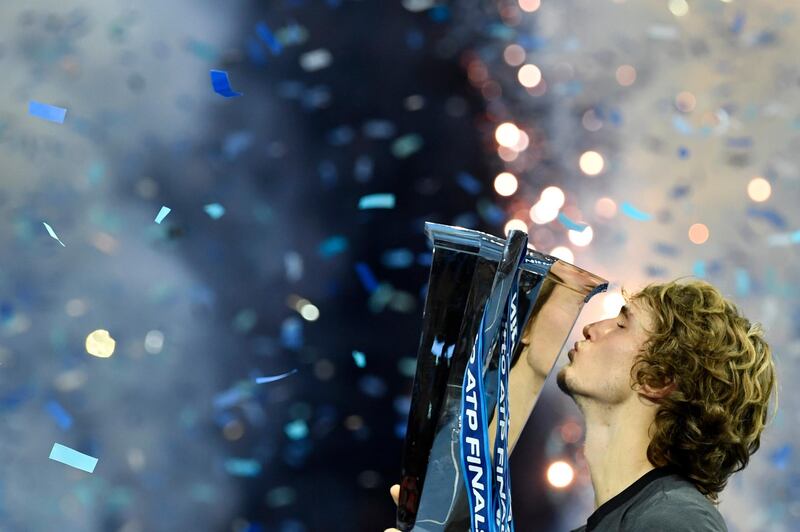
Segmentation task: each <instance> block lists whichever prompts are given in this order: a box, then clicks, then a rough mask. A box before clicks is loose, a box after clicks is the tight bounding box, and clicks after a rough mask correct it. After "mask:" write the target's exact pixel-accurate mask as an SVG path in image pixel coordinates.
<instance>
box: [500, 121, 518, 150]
mask: <svg viewBox="0 0 800 532" xmlns="http://www.w3.org/2000/svg"><path fill="white" fill-rule="evenodd" d="M519 137H520V131H519V128H518V127H517V126H515V125H514V124H512V123H511V122H503V123H502V124H500V125H499V126H497V129H495V130H494V138H495V140H496V141H497V143H498V144H499V145H501V146H505V147H506V148H513V147H514V146H516V145H517V143H518V142H519Z"/></svg>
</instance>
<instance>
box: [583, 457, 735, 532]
mask: <svg viewBox="0 0 800 532" xmlns="http://www.w3.org/2000/svg"><path fill="white" fill-rule="evenodd" d="M640 530H642V531H656V530H657V531H661V532H720V531H723V532H727V530H728V527H727V526H726V525H725V520H724V519H723V518H722V516H721V515H720V513H719V511H718V510H717V508H716V506H714V504H713V503H712V502H711V501H709V500H708V499H706V498H705V496H704V495H703V494H702V493H700V491H699V490H698V489H697V487H696V486H695V485H694V484H693V483H692V482H691V481H689V480H688V479H687V478H685V477H683V476H682V475H680V474H679V473H678V472H677V471H676V470H674V469H673V468H671V467H659V468H656V469H653V470H651V471H648V472H647V473H645V474H644V475H642V477H640V478H639V479H638V480H637V481H636V482H634V483H633V484H631V485H630V486H628V487H627V488H625V489H624V490H622V491H621V492H620V493H618V494H617V495H615V496H614V497H612V498H611V499H609V500H608V501H606V502H605V503H604V504H602V505H601V506H600V507H599V508H598V509H597V510H595V511H594V513H593V514H592V515H590V516H589V519H588V521H587V522H586V524H585V525H583V526H581V527H579V528H576V529H574V530H572V531H571V532H606V531H609V532H611V531H613V532H621V531H640Z"/></svg>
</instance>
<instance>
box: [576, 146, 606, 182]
mask: <svg viewBox="0 0 800 532" xmlns="http://www.w3.org/2000/svg"><path fill="white" fill-rule="evenodd" d="M578 164H579V165H580V168H581V171H582V172H583V173H584V174H586V175H588V176H596V175H597V174H599V173H600V172H602V171H603V168H604V167H605V160H604V159H603V156H602V155H600V153H598V152H596V151H592V150H590V151H586V152H584V153H583V154H581V158H580V161H579V163H578Z"/></svg>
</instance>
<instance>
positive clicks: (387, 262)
mask: <svg viewBox="0 0 800 532" xmlns="http://www.w3.org/2000/svg"><path fill="white" fill-rule="evenodd" d="M381 263H382V264H383V265H384V266H386V267H387V268H392V269H402V268H408V267H409V266H411V265H412V264H414V254H413V253H411V251H410V250H408V249H405V248H402V249H390V250H387V251H384V253H383V255H382V256H381Z"/></svg>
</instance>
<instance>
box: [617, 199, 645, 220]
mask: <svg viewBox="0 0 800 532" xmlns="http://www.w3.org/2000/svg"><path fill="white" fill-rule="evenodd" d="M621 210H622V214H624V215H625V216H627V217H628V218H633V219H634V220H639V221H640V222H646V221H648V220H650V219H651V218H652V216H651V215H650V214H647V213H646V212H643V211H640V210H639V209H637V208H636V207H634V206H633V205H631V204H630V203H628V202H627V201H625V202H623V203H622V208H621Z"/></svg>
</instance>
